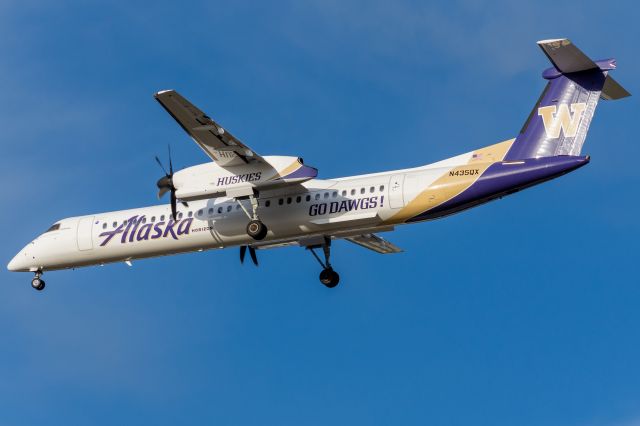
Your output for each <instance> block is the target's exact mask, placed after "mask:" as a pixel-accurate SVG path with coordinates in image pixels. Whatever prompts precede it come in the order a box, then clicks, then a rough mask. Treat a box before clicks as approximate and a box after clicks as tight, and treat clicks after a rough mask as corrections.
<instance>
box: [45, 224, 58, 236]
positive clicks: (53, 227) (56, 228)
mask: <svg viewBox="0 0 640 426" xmlns="http://www.w3.org/2000/svg"><path fill="white" fill-rule="evenodd" d="M58 229H60V224H59V223H56V224H55V225H51V228H49V229H47V230H46V231H45V234H46V233H47V232H51V231H57V230H58Z"/></svg>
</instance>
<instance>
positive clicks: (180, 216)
mask: <svg viewBox="0 0 640 426" xmlns="http://www.w3.org/2000/svg"><path fill="white" fill-rule="evenodd" d="M180 219H182V212H180V213H178V220H180Z"/></svg>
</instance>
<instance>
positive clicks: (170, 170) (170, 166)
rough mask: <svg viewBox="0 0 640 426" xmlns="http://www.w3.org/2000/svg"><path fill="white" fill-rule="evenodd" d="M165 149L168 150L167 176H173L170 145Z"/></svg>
mask: <svg viewBox="0 0 640 426" xmlns="http://www.w3.org/2000/svg"><path fill="white" fill-rule="evenodd" d="M167 148H169V174H171V176H173V163H172V162H171V145H167Z"/></svg>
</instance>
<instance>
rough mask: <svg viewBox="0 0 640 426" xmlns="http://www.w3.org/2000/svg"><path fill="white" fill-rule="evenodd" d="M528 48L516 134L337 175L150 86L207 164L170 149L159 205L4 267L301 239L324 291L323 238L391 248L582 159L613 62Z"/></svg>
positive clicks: (121, 214) (67, 226)
mask: <svg viewBox="0 0 640 426" xmlns="http://www.w3.org/2000/svg"><path fill="white" fill-rule="evenodd" d="M538 45H539V46H540V47H541V48H542V51H543V52H544V53H545V54H546V56H547V57H548V59H549V60H550V61H551V63H552V65H553V66H552V67H550V68H548V69H546V70H545V71H544V72H543V73H542V77H543V78H544V79H545V80H547V83H546V86H545V88H544V90H543V91H542V94H541V95H540V98H539V99H538V101H537V102H536V104H535V105H534V107H533V110H532V111H531V114H530V115H529V117H528V118H527V119H526V121H525V123H524V125H523V126H522V130H521V131H520V133H519V134H518V135H517V136H516V137H515V138H513V139H509V140H506V141H503V142H500V143H496V144H494V145H490V146H487V147H484V148H480V149H477V150H475V151H471V152H467V153H466V154H462V155H458V156H456V157H452V158H448V159H446V160H442V161H439V162H437V163H433V164H429V165H425V166H421V167H415V168H409V169H403V170H394V171H389V172H382V173H372V174H367V175H360V176H350V177H342V178H336V179H318V178H317V174H318V171H317V170H316V169H315V168H313V167H311V166H308V165H306V164H305V163H304V162H303V161H302V158H299V157H295V156H294V157H286V156H268V155H265V156H263V155H260V154H258V153H257V152H256V151H254V150H253V149H252V148H249V147H248V146H247V145H245V144H244V143H242V142H240V141H239V140H238V139H236V138H235V137H234V136H232V135H231V133H229V131H228V130H227V129H225V128H223V127H222V126H221V125H220V124H218V123H217V122H215V121H214V120H212V119H211V118H210V117H209V116H207V115H206V114H205V113H203V112H202V111H201V110H200V109H198V108H197V107H196V106H194V105H193V104H191V103H190V102H189V101H188V100H187V99H185V98H184V97H182V96H181V95H180V94H178V93H177V92H176V91H173V90H164V91H160V92H158V93H156V94H155V99H156V100H157V101H158V102H159V103H160V105H162V107H163V108H164V109H165V110H166V111H167V112H168V113H169V114H170V115H171V116H172V117H173V118H174V119H175V120H176V121H177V122H178V124H180V126H182V128H183V129H184V130H185V131H186V132H187V134H188V135H189V136H190V137H191V138H192V139H193V140H194V142H195V143H196V144H198V146H200V148H201V149H202V150H203V151H204V153H205V154H206V155H207V156H208V157H209V159H210V161H208V162H207V163H204V164H200V165H196V166H192V167H188V168H185V169H182V170H178V171H175V172H174V170H173V164H172V162H171V154H170V153H169V164H168V165H169V168H168V170H165V171H164V173H165V175H164V176H163V177H162V178H161V179H160V180H158V182H157V186H158V191H159V192H158V197H162V196H163V195H165V194H167V193H168V194H169V203H168V204H166V205H158V206H151V207H141V208H136V209H131V210H122V211H114V212H107V213H96V214H92V215H87V216H79V217H70V218H67V219H62V220H59V221H57V222H56V223H55V224H54V225H52V226H51V227H50V228H49V229H48V230H47V231H46V232H44V233H43V234H42V235H40V236H38V237H37V238H36V239H35V240H33V241H31V242H30V243H29V244H27V246H26V247H24V248H23V249H22V250H21V251H20V252H19V253H18V254H17V255H16V256H15V257H14V258H13V259H12V260H11V261H10V262H9V265H8V269H9V270H10V271H23V272H31V273H33V274H34V277H33V280H32V281H31V285H32V287H33V288H35V289H36V290H42V289H44V287H45V282H44V280H43V279H42V274H43V273H45V272H49V271H54V270H59V269H69V268H78V267H83V266H89V265H103V264H106V263H112V262H125V263H127V264H129V265H130V264H131V261H133V260H136V259H142V258H149V257H154V256H163V255H170V254H177V253H185V252H192V251H203V250H210V249H221V248H230V247H239V251H240V261H241V262H243V261H244V258H245V255H246V253H247V251H248V253H249V255H250V257H251V260H252V261H253V263H255V264H256V265H257V264H258V259H257V256H256V250H264V249H269V248H274V247H283V246H299V247H304V248H306V249H308V250H309V251H310V252H311V254H313V256H314V257H315V258H316V259H317V261H318V263H320V265H321V267H322V271H321V273H320V281H321V282H322V284H324V285H325V286H327V287H329V288H333V287H335V286H336V285H337V284H338V282H339V280H340V277H339V275H338V273H337V272H336V271H335V270H334V269H333V266H332V263H331V259H330V254H331V244H332V241H335V240H339V239H342V240H346V241H349V242H352V243H354V244H358V245H360V246H362V247H364V248H367V249H369V250H373V251H375V252H378V253H382V254H388V253H398V252H400V251H402V250H401V249H399V248H398V247H397V246H396V245H394V244H393V243H390V242H388V241H386V240H384V239H383V238H381V237H380V236H379V235H378V234H380V233H382V232H388V231H392V230H393V229H394V227H396V226H399V225H404V224H412V223H417V222H422V221H427V220H432V219H437V218H441V217H444V216H448V215H451V214H454V213H458V212H461V211H463V210H467V209H469V208H472V207H475V206H478V205H480V204H484V203H486V202H488V201H491V200H494V199H497V198H500V197H503V196H505V195H508V194H512V193H514V192H517V191H520V190H522V189H525V188H528V187H530V186H532V185H536V184H539V183H542V182H545V181H548V180H550V179H554V178H556V177H558V176H562V175H564V174H566V173H569V172H571V171H574V170H576V169H578V168H580V167H582V166H584V165H586V164H588V163H589V156H584V155H582V154H581V152H582V145H583V143H584V140H585V138H586V136H587V131H588V130H589V125H590V124H591V119H592V118H593V114H594V112H595V109H596V105H597V104H598V100H599V99H601V98H602V99H607V100H613V99H621V98H624V97H627V96H629V93H628V92H627V91H626V90H625V89H624V88H623V87H622V86H620V85H619V84H618V83H617V82H616V81H615V80H614V79H613V78H612V77H611V75H610V72H611V71H612V70H614V69H615V68H616V61H615V60H614V59H605V60H596V61H594V60H591V59H590V58H589V57H587V56H586V55H585V54H584V53H582V52H581V51H580V50H579V49H578V48H577V47H576V46H575V45H574V44H572V43H571V41H569V40H568V39H556V40H543V41H539V42H538ZM156 160H157V161H158V163H159V164H160V166H161V167H162V163H161V162H160V160H159V159H158V158H157V157H156ZM163 169H164V167H163Z"/></svg>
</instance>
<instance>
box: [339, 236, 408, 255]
mask: <svg viewBox="0 0 640 426" xmlns="http://www.w3.org/2000/svg"><path fill="white" fill-rule="evenodd" d="M345 240H347V241H351V242H352V243H354V244H358V245H359V246H362V247H364V248H367V249H369V250H373V251H375V252H377V253H381V254H392V253H402V251H403V250H402V249H401V248H400V247H398V246H396V245H395V244H393V243H390V242H389V241H387V240H385V239H384V238H382V237H379V236H377V235H376V234H361V235H354V236H353V237H348V238H345Z"/></svg>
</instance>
